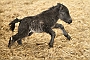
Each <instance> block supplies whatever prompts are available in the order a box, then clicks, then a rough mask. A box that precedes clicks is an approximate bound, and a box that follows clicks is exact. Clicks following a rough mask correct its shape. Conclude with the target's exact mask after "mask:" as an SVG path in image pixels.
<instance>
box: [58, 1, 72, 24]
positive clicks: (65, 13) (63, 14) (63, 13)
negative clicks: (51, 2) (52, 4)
mask: <svg viewBox="0 0 90 60" xmlns="http://www.w3.org/2000/svg"><path fill="white" fill-rule="evenodd" d="M57 6H59V16H58V17H59V18H60V19H61V20H63V21H64V22H66V23H68V24H70V23H72V19H71V16H70V14H69V10H68V8H67V7H66V6H64V5H63V4H60V3H57Z"/></svg>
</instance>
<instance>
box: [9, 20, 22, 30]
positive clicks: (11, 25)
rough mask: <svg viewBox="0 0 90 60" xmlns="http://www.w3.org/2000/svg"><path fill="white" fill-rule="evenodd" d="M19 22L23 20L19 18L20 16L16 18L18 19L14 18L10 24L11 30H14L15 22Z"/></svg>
mask: <svg viewBox="0 0 90 60" xmlns="http://www.w3.org/2000/svg"><path fill="white" fill-rule="evenodd" d="M18 22H21V20H19V19H18V18H16V19H14V20H13V21H11V22H10V23H9V25H10V30H11V31H14V28H15V23H18Z"/></svg>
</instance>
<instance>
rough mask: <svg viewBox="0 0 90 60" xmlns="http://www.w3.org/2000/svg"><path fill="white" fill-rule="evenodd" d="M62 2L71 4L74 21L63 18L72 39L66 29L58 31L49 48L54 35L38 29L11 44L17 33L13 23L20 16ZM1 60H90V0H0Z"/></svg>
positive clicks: (69, 7)
mask: <svg viewBox="0 0 90 60" xmlns="http://www.w3.org/2000/svg"><path fill="white" fill-rule="evenodd" d="M58 2H60V3H62V4H64V5H65V6H67V7H68V9H69V11H70V15H71V17H72V20H73V22H72V24H70V25H69V24H67V23H65V22H63V21H61V20H59V21H58V23H61V24H63V25H64V27H65V29H66V31H67V32H68V33H69V34H70V36H71V37H72V39H71V40H70V41H69V40H67V39H66V38H65V37H64V36H63V34H62V31H61V30H59V29H53V30H54V31H55V33H56V37H55V43H54V47H53V48H50V49H49V46H48V43H49V41H50V35H49V34H46V33H34V34H33V35H32V36H30V37H26V38H24V39H23V45H22V46H19V45H18V44H17V43H16V42H15V43H14V45H13V46H12V48H11V49H9V48H8V47H7V45H8V41H9V38H10V37H11V36H12V35H14V34H16V33H17V26H18V23H17V24H16V28H15V32H13V33H12V32H11V31H10V30H9V25H8V24H9V23H10V22H11V21H12V20H13V19H15V18H16V17H17V18H23V17H26V16H32V15H36V14H39V13H41V12H42V11H44V10H47V9H48V8H50V7H52V6H55V5H56V4H57V3H58ZM0 60H90V0H0Z"/></svg>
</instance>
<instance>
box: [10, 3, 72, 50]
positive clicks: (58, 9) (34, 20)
mask: <svg viewBox="0 0 90 60" xmlns="http://www.w3.org/2000/svg"><path fill="white" fill-rule="evenodd" d="M58 19H61V20H63V21H64V22H66V23H68V24H70V23H72V19H71V17H70V14H69V10H68V8H67V7H66V6H65V5H63V4H60V3H57V5H56V6H53V7H51V8H49V9H48V10H46V11H43V12H42V13H40V14H37V15H36V16H28V17H24V18H23V19H18V18H16V19H14V20H13V21H12V22H11V23H10V24H9V25H10V29H11V30H12V31H13V30H14V28H15V23H17V22H20V24H19V26H18V33H17V34H15V35H13V36H12V37H10V40H9V43H8V47H9V48H11V46H12V45H13V43H14V42H15V41H17V43H18V44H20V45H21V44H22V40H21V39H22V38H24V37H26V36H30V35H32V34H33V33H34V32H36V33H42V32H46V33H48V34H50V35H51V40H50V42H49V47H53V43H54V38H55V32H54V31H53V30H52V29H53V28H60V29H61V30H62V31H63V35H64V36H65V37H67V39H69V40H70V38H71V37H70V36H69V35H68V33H67V32H66V30H65V29H64V26H63V25H62V24H58V23H57V21H58Z"/></svg>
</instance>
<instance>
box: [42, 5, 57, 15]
mask: <svg viewBox="0 0 90 60" xmlns="http://www.w3.org/2000/svg"><path fill="white" fill-rule="evenodd" d="M57 7H58V5H56V6H53V7H50V8H48V10H45V11H43V12H42V13H41V14H43V13H46V12H50V11H53V10H54V9H55V8H57Z"/></svg>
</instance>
